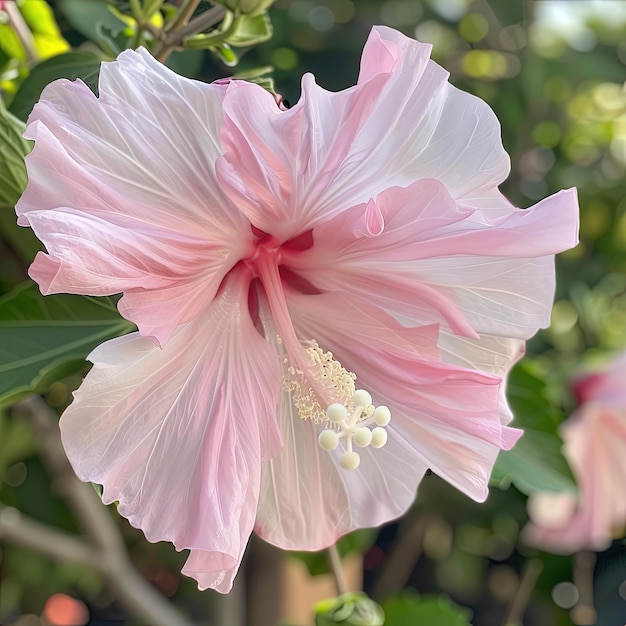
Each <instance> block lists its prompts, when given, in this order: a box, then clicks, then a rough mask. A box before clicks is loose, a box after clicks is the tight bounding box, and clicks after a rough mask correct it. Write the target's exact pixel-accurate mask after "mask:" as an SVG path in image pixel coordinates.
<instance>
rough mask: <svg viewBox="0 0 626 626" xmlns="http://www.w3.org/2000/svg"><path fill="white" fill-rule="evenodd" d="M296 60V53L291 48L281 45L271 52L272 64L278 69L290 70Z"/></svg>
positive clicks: (297, 59) (296, 62)
mask: <svg viewBox="0 0 626 626" xmlns="http://www.w3.org/2000/svg"><path fill="white" fill-rule="evenodd" d="M298 61H299V57H298V53H297V52H296V51H295V50H293V49H292V48H284V47H281V48H276V50H274V51H273V52H272V64H273V65H274V66H275V67H276V68H277V69H279V70H292V69H294V68H295V67H296V66H297V65H298Z"/></svg>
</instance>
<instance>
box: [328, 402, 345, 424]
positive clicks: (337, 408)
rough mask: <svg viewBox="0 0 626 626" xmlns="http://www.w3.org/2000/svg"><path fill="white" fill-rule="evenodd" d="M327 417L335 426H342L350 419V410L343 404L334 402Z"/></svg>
mask: <svg viewBox="0 0 626 626" xmlns="http://www.w3.org/2000/svg"><path fill="white" fill-rule="evenodd" d="M326 417H327V418H328V419H329V420H330V421H331V422H334V423H335V424H341V422H343V421H344V420H345V419H346V418H347V417H348V409H346V407H345V406H344V405H343V404H339V403H338V402H333V404H331V405H329V407H328V408H327V409H326Z"/></svg>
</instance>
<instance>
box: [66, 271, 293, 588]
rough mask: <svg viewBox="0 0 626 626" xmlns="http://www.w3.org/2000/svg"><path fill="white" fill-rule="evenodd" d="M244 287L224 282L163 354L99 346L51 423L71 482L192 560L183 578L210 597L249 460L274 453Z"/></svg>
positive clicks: (233, 560)
mask: <svg viewBox="0 0 626 626" xmlns="http://www.w3.org/2000/svg"><path fill="white" fill-rule="evenodd" d="M248 282H249V279H248ZM247 284H248V283H247V282H246V280H245V277H243V278H242V277H235V278H233V279H232V281H230V282H229V284H228V285H227V286H226V287H225V288H224V291H223V292H222V293H221V295H220V296H219V297H218V298H217V299H216V300H215V302H214V303H213V305H212V306H211V308H210V309H209V311H208V312H207V313H206V314H205V315H203V316H201V317H199V318H198V319H197V320H194V321H193V322H190V323H188V324H187V325H186V326H183V327H181V328H179V329H178V330H177V331H176V333H175V334H174V335H173V337H172V339H171V340H170V342H169V343H168V344H167V346H166V347H165V348H164V349H159V348H157V347H155V346H154V344H153V343H152V342H151V341H149V340H148V339H146V338H143V337H140V336H138V335H137V334H136V333H135V334H132V335H127V336H124V337H121V338H118V339H113V340H111V341H108V342H106V343H104V344H102V345H101V346H100V347H98V348H97V349H96V350H95V351H94V352H93V353H92V354H91V355H90V359H91V360H92V361H93V362H94V367H93V369H92V370H91V372H90V373H89V374H88V376H87V377H86V379H85V381H84V382H83V384H82V386H81V387H80V389H79V390H78V391H77V392H76V394H75V399H74V402H73V403H72V405H71V406H70V407H69V408H68V409H67V410H66V412H65V413H64V414H63V417H62V418H61V433H62V437H63V444H64V446H65V449H66V452H67V454H68V457H69V459H70V461H71V463H72V466H73V467H74V470H75V471H76V473H77V475H78V476H79V477H80V478H81V479H82V480H85V481H91V482H94V483H99V484H102V485H103V487H104V491H103V500H104V501H105V502H106V503H110V502H115V501H117V502H118V503H119V504H118V510H119V512H120V513H121V514H122V515H124V516H125V517H127V518H128V520H129V521H130V523H131V524H132V525H133V526H135V527H137V528H141V529H142V530H143V531H144V533H145V535H146V537H147V538H148V539H149V540H150V541H162V540H166V541H171V542H172V543H174V545H175V546H176V547H177V548H178V549H179V550H180V549H185V548H188V549H191V550H192V551H194V556H193V557H192V558H191V564H190V565H189V568H190V569H189V571H190V573H192V574H193V575H194V576H195V575H196V574H197V578H198V580H199V581H200V583H201V585H202V586H203V587H213V588H217V589H218V590H220V591H227V590H228V587H229V585H230V582H231V581H232V577H233V575H234V573H235V572H236V570H237V568H238V567H239V563H240V561H241V557H242V554H243V551H244V549H245V546H246V543H247V540H248V536H249V534H250V532H251V531H252V528H253V525H254V517H255V512H256V508H257V500H258V492H259V484H260V472H261V461H262V459H263V458H269V457H271V456H273V455H274V454H276V453H277V452H278V450H279V449H280V446H281V441H280V434H279V432H278V430H277V426H276V423H275V416H274V414H275V407H276V402H277V396H278V391H279V388H280V370H279V366H278V361H277V358H276V355H275V353H274V351H273V350H272V349H271V348H270V346H269V345H268V344H267V342H265V341H264V340H263V339H262V338H261V337H260V335H259V334H258V332H257V331H256V329H255V328H254V326H253V325H252V323H251V320H250V318H249V315H248V310H247ZM197 551H199V553H202V554H200V556H201V557H202V558H201V559H200V562H202V563H203V564H204V568H205V570H204V571H198V570H197V567H196V568H195V569H194V566H193V563H196V564H197V562H198V558H199V556H198V555H199V553H198V552H197ZM224 581H228V582H226V583H224Z"/></svg>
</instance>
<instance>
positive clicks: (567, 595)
mask: <svg viewBox="0 0 626 626" xmlns="http://www.w3.org/2000/svg"><path fill="white" fill-rule="evenodd" d="M579 598H580V593H578V587H576V585H575V584H574V583H570V582H562V583H558V584H556V585H554V587H552V600H554V604H556V605H557V606H560V607H561V608H562V609H571V608H572V607H573V606H575V605H576V603H577V602H578V599H579Z"/></svg>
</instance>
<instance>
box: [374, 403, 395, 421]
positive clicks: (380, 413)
mask: <svg viewBox="0 0 626 626" xmlns="http://www.w3.org/2000/svg"><path fill="white" fill-rule="evenodd" d="M374 421H375V422H376V425H377V426H387V424H389V422H390V421H391V411H390V410H389V409H388V408H387V407H386V406H385V405H384V404H381V405H380V406H377V407H376V410H375V411H374Z"/></svg>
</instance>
